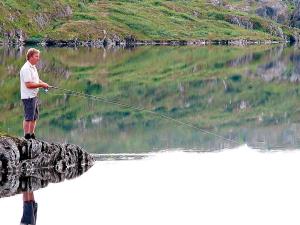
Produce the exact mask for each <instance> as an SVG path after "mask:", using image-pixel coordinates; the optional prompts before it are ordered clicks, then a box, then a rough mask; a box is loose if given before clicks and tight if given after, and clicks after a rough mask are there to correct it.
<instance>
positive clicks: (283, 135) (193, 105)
mask: <svg viewBox="0 0 300 225" xmlns="http://www.w3.org/2000/svg"><path fill="white" fill-rule="evenodd" d="M26 49H27V48H20V49H17V48H2V49H0V61H1V64H0V87H1V89H0V106H1V114H0V130H2V131H5V132H8V133H9V134H12V135H16V136H22V135H23V134H22V133H23V131H22V110H23V109H22V104H21V102H20V100H19V98H20V97H19V75H18V74H19V70H20V68H21V66H22V65H23V63H24V59H25V53H26ZM40 50H41V51H42V59H41V62H40V63H39V65H38V69H39V73H40V77H41V79H42V80H44V81H46V82H48V83H49V84H51V85H54V86H57V87H60V88H64V89H68V90H73V91H76V92H80V93H84V94H86V95H91V96H97V97H98V100H97V101H96V100H95V98H94V99H93V98H83V97H78V96H73V95H71V94H70V92H67V91H61V90H53V89H50V90H49V91H48V92H47V93H46V92H44V91H43V90H40V99H41V102H42V108H41V119H40V120H39V122H38V127H37V132H36V136H37V137H38V138H41V139H44V140H47V141H49V142H69V143H74V144H78V145H80V146H82V147H84V148H85V149H86V150H87V151H88V152H90V153H92V154H95V155H96V156H97V159H98V161H97V162H96V163H95V165H94V166H93V167H92V168H91V169H90V170H89V171H87V172H86V173H85V174H83V175H82V176H81V177H79V178H76V179H73V180H68V181H65V182H63V183H59V184H50V185H49V186H47V187H46V188H44V189H40V190H38V191H36V192H35V195H36V200H37V201H38V203H39V213H38V223H37V224H44V225H46V224H53V223H59V224H83V223H84V224H100V223H103V224H120V223H124V224H141V223H142V224H155V223H165V224H200V223H203V224H221V223H222V224H241V223H242V224H283V223H286V224H299V222H300V219H299V218H298V216H297V215H298V213H297V212H298V211H297V209H298V208H299V206H298V205H299V202H300V201H299V200H300V194H299V188H300V183H299V181H298V179H297V177H298V176H297V175H298V171H300V170H299V169H300V164H299V163H298V162H299V160H300V153H299V151H298V149H299V144H300V139H299V138H300V133H299V131H300V123H299V119H300V110H299V109H300V103H299V91H300V90H299V85H298V82H299V80H300V64H299V62H300V50H299V48H298V46H285V45H264V46H257V45H255V46H244V47H240V46H204V47H188V46H185V47H171V46H168V47H167V46H165V47H159V46H154V47H138V48H131V49H122V48H118V49H93V48H78V49H72V48H40ZM100 98H101V100H100ZM111 102H114V103H117V104H111ZM124 105H126V106H128V105H129V106H131V108H130V107H124ZM133 108H139V109H141V108H143V109H145V110H146V111H145V110H144V111H141V110H135V109H133ZM147 110H148V111H147ZM149 111H150V113H149ZM151 112H154V113H151ZM161 115H162V116H161ZM168 118H171V119H168ZM173 119H174V120H173ZM175 120H176V121H175ZM177 121H179V122H177ZM191 126H193V127H194V128H193V127H191ZM195 127H196V129H195ZM130 156H132V157H130ZM121 159H122V160H121ZM0 209H1V212H3V213H4V215H3V216H2V215H1V223H3V224H18V223H19V222H20V218H21V213H22V197H21V196H20V195H16V196H13V197H9V198H2V199H0Z"/></svg>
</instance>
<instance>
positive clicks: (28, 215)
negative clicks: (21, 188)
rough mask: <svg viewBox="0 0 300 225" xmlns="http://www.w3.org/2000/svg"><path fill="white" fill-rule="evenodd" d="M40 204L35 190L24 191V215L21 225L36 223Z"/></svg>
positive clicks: (33, 224)
mask: <svg viewBox="0 0 300 225" xmlns="http://www.w3.org/2000/svg"><path fill="white" fill-rule="evenodd" d="M37 211H38V204H37V202H36V201H35V199H34V194H33V192H23V215H22V218H21V225H28V224H31V225H35V224H36V220H37Z"/></svg>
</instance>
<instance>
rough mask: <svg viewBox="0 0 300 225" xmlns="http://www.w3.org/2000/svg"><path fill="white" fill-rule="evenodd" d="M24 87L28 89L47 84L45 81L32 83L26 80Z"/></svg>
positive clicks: (42, 86)
mask: <svg viewBox="0 0 300 225" xmlns="http://www.w3.org/2000/svg"><path fill="white" fill-rule="evenodd" d="M25 85H26V87H27V88H29V89H35V88H49V85H48V84H47V83H45V82H40V83H34V82H26V83H25Z"/></svg>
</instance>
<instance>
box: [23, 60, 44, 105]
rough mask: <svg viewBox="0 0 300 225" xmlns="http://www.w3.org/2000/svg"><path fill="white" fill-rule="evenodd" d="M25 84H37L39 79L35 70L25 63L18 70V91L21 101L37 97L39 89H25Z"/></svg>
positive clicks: (32, 66) (28, 63)
mask: <svg viewBox="0 0 300 225" xmlns="http://www.w3.org/2000/svg"><path fill="white" fill-rule="evenodd" d="M26 82H33V83H39V82H40V78H39V74H38V72H37V69H36V67H35V66H34V65H31V63H30V62H28V61H27V62H26V63H25V64H24V65H23V67H22V68H21V70H20V91H21V99H28V98H34V97H36V96H37V94H38V92H39V89H38V88H34V89H29V88H27V87H26V84H25V83H26Z"/></svg>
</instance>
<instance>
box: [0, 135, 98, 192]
mask: <svg viewBox="0 0 300 225" xmlns="http://www.w3.org/2000/svg"><path fill="white" fill-rule="evenodd" d="M93 162H94V159H93V157H92V156H91V155H90V154H88V153H87V152H86V151H84V150H83V149H82V148H80V147H79V146H77V145H71V144H57V143H52V144H50V143H48V142H45V141H41V140H33V139H31V140H25V139H23V138H16V137H9V136H5V135H0V197H9V196H12V195H16V194H19V193H22V192H33V191H36V190H38V189H40V188H44V187H46V186H47V185H48V184H49V183H58V182H62V181H64V180H65V179H73V178H75V177H78V176H80V175H81V174H83V173H84V172H86V171H87V170H88V169H89V168H90V167H91V166H92V165H93Z"/></svg>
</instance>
